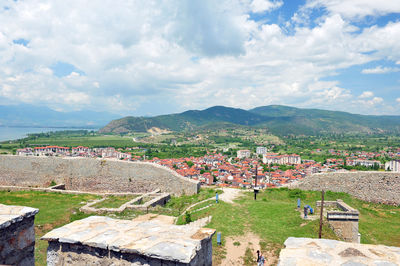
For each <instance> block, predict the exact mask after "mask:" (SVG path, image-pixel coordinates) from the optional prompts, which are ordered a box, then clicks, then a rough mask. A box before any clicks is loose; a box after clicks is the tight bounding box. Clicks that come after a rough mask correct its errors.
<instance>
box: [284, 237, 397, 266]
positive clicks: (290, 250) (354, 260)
mask: <svg viewBox="0 0 400 266" xmlns="http://www.w3.org/2000/svg"><path fill="white" fill-rule="evenodd" d="M284 244H285V248H284V249H282V250H281V253H280V255H279V263H278V265H279V266H289V265H290V266H297V265H299V266H300V265H319V266H324V265H340V266H342V265H348V266H349V265H366V266H376V265H400V247H389V246H383V245H366V244H356V243H348V242H343V241H337V240H328V239H313V238H295V237H289V238H288V239H287V240H286V241H285V243H284Z"/></svg>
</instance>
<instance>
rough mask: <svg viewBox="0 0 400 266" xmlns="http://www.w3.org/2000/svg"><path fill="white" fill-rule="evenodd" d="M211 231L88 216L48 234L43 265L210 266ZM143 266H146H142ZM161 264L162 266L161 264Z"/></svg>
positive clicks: (212, 233) (44, 238)
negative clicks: (101, 262) (70, 263)
mask: <svg viewBox="0 0 400 266" xmlns="http://www.w3.org/2000/svg"><path fill="white" fill-rule="evenodd" d="M214 233H215V230H214V229H207V228H199V227H195V226H177V225H167V224H163V223H157V222H152V221H146V222H142V221H128V220H118V219H112V218H108V217H103V216H91V217H88V218H85V219H83V220H79V221H75V222H72V223H70V224H67V225H65V226H63V227H60V228H57V229H54V230H52V231H51V232H49V233H47V234H46V235H44V236H43V237H42V240H47V241H49V248H48V253H47V254H48V255H47V265H65V263H67V262H68V259H70V258H73V259H74V262H75V263H78V264H79V263H86V264H93V263H98V262H99V260H98V258H99V257H101V261H103V262H107V265H109V264H110V265H111V264H112V263H114V265H130V264H128V263H138V264H135V265H148V264H149V262H152V263H151V264H150V265H159V264H160V265H161V264H162V265H164V264H165V265H211V264H212V244H211V243H212V242H211V238H212V236H213V235H214ZM146 263H147V264H146ZM163 263H164V264H163Z"/></svg>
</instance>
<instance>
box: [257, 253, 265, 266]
mask: <svg viewBox="0 0 400 266" xmlns="http://www.w3.org/2000/svg"><path fill="white" fill-rule="evenodd" d="M264 263H265V258H264V256H263V254H262V253H261V252H260V251H259V250H257V266H264Z"/></svg>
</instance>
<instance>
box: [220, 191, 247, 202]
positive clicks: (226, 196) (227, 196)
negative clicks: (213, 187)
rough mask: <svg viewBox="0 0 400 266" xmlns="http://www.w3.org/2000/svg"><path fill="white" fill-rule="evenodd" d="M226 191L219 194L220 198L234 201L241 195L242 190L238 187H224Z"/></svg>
mask: <svg viewBox="0 0 400 266" xmlns="http://www.w3.org/2000/svg"><path fill="white" fill-rule="evenodd" d="M222 190H223V191H224V193H222V194H221V195H219V199H220V200H222V201H225V202H227V203H233V200H234V199H236V198H238V197H240V195H241V194H242V190H240V189H236V188H223V189H222Z"/></svg>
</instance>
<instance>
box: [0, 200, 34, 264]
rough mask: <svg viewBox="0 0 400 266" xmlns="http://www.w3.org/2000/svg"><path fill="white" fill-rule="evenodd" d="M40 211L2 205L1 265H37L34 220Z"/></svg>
mask: <svg viewBox="0 0 400 266" xmlns="http://www.w3.org/2000/svg"><path fill="white" fill-rule="evenodd" d="M38 211H39V210H38V209H34V208H29V207H23V206H9V205H3V204H0V264H5V265H17V266H28V265H34V264H35V255H34V251H35V229H34V219H35V215H36V214H37V213H38Z"/></svg>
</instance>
